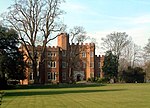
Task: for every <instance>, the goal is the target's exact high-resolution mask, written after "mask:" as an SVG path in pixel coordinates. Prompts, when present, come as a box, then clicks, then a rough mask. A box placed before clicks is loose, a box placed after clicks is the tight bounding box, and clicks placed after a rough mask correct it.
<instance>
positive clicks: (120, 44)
mask: <svg viewBox="0 0 150 108" xmlns="http://www.w3.org/2000/svg"><path fill="white" fill-rule="evenodd" d="M102 41H103V43H102V45H103V48H104V49H106V50H110V51H112V52H113V53H114V54H115V55H116V56H117V57H118V59H119V57H120V55H121V51H122V50H123V49H124V48H125V46H127V45H128V44H129V43H130V39H129V37H128V35H127V34H126V33H125V32H114V33H111V34H109V35H107V36H106V38H102Z"/></svg>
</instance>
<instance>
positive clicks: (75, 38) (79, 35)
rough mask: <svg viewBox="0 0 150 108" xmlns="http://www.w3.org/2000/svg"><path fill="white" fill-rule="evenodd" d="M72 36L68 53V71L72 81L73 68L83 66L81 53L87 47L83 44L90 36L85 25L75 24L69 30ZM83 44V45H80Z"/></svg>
mask: <svg viewBox="0 0 150 108" xmlns="http://www.w3.org/2000/svg"><path fill="white" fill-rule="evenodd" d="M69 37H70V44H71V46H70V48H69V50H68V51H69V52H68V53H67V56H68V69H69V70H68V71H69V78H70V81H72V80H73V79H72V77H73V70H74V69H75V68H76V69H77V68H79V67H82V66H81V64H80V63H79V62H80V54H81V53H82V51H83V50H84V49H85V48H84V47H83V46H82V43H83V42H85V41H86V40H87V39H88V37H87V36H86V32H85V30H84V28H83V27H81V26H75V27H74V28H73V29H70V32H69ZM80 46H81V47H80Z"/></svg>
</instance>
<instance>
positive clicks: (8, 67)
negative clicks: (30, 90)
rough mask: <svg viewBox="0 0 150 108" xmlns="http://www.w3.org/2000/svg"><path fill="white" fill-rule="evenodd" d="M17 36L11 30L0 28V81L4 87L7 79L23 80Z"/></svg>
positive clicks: (21, 56)
mask: <svg viewBox="0 0 150 108" xmlns="http://www.w3.org/2000/svg"><path fill="white" fill-rule="evenodd" d="M18 44H19V40H18V34H17V33H16V31H15V30H13V29H8V28H4V27H2V26H0V79H1V84H5V85H6V81H7V80H8V79H11V80H22V79H24V78H25V74H24V72H25V63H24V61H23V53H22V52H20V51H19V49H18Z"/></svg>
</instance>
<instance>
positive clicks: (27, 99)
mask: <svg viewBox="0 0 150 108" xmlns="http://www.w3.org/2000/svg"><path fill="white" fill-rule="evenodd" d="M25 88H26V89H25ZM25 88H24V89H23V88H22V89H17V90H5V96H4V98H3V103H2V105H0V108H150V84H108V85H105V86H100V85H92V86H91V85H86V86H77V87H74V86H65V87H63V86H61V87H60V88H59V87H57V86H55V87H51V86H50V87H49V86H45V87H41V88H40V87H39V88H38V87H30V89H29V88H28V87H25ZM31 88H32V89H31Z"/></svg>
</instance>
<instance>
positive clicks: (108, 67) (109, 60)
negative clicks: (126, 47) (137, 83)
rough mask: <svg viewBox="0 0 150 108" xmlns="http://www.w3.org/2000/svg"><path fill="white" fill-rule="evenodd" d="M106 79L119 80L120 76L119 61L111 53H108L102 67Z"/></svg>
mask: <svg viewBox="0 0 150 108" xmlns="http://www.w3.org/2000/svg"><path fill="white" fill-rule="evenodd" d="M102 70H103V72H104V75H105V77H107V78H109V79H111V78H117V75H118V59H117V56H116V55H113V54H112V52H111V51H107V52H106V54H105V58H104V65H103V67H102Z"/></svg>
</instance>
